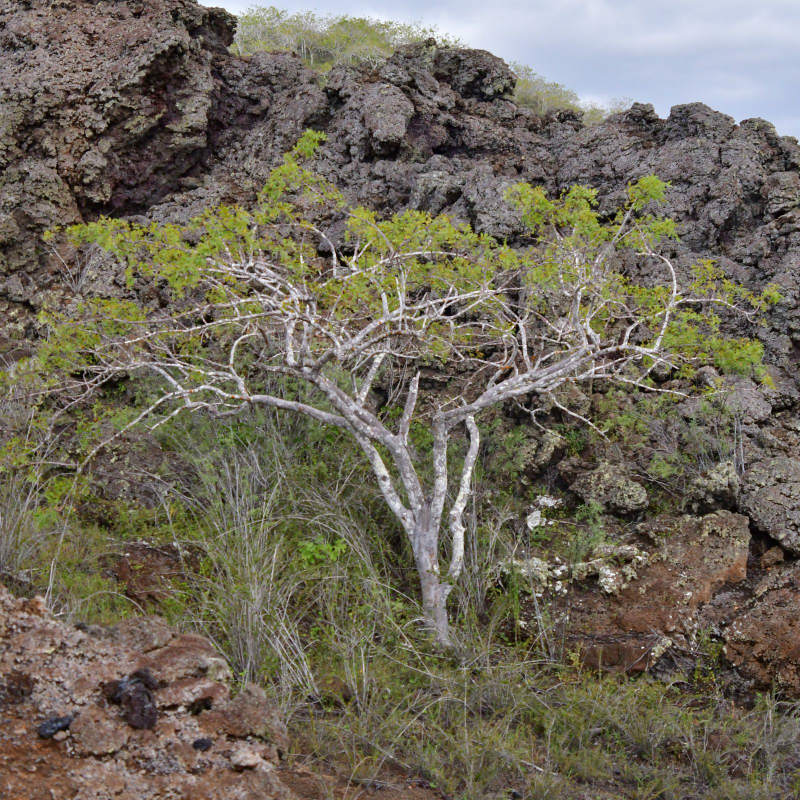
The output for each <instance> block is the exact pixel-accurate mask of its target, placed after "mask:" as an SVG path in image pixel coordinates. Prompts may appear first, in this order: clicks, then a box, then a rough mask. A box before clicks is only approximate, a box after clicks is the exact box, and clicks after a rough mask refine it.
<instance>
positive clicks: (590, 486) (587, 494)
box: [569, 461, 648, 514]
mask: <svg viewBox="0 0 800 800" xmlns="http://www.w3.org/2000/svg"><path fill="white" fill-rule="evenodd" d="M569 488H570V491H572V492H575V494H577V495H578V496H579V497H580V498H581V499H582V500H583V501H584V502H586V503H597V504H598V505H600V506H602V508H603V509H604V510H605V511H608V512H610V513H612V514H633V513H635V512H637V511H642V510H643V509H645V508H647V502H648V499H647V491H646V490H645V488H644V486H642V485H641V484H640V483H637V482H636V481H634V480H631V479H630V478H629V477H627V475H626V474H625V470H624V468H623V467H621V466H618V465H616V464H611V463H609V462H607V461H604V462H602V463H601V464H600V465H599V466H598V467H596V468H595V469H593V470H591V471H589V472H584V473H583V474H582V475H579V476H578V478H576V479H575V480H574V481H573V482H572V484H571V485H570V487H569Z"/></svg>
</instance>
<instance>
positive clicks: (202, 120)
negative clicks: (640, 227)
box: [0, 0, 800, 361]
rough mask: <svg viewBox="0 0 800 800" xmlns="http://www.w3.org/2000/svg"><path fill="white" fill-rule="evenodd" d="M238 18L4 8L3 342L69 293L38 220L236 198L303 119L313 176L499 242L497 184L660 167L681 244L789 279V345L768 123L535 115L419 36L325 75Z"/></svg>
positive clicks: (781, 210) (478, 68) (503, 70)
mask: <svg viewBox="0 0 800 800" xmlns="http://www.w3.org/2000/svg"><path fill="white" fill-rule="evenodd" d="M233 25H234V20H233V18H232V17H231V16H230V15H228V14H227V13H226V12H224V11H221V10H214V9H204V8H202V7H200V6H198V5H196V4H195V3H194V2H191V0H155V2H148V3H142V2H140V1H139V0H128V2H115V3H111V4H95V3H94V2H90V1H89V0H69V1H66V0H63V1H62V2H59V3H58V4H57V8H56V7H54V6H53V5H52V4H51V3H50V2H49V0H26V2H23V3H20V2H16V0H0V72H2V74H3V77H4V80H3V85H2V87H0V108H2V112H0V114H1V115H2V116H0V175H2V177H0V303H3V304H4V305H5V309H3V310H5V311H6V316H7V319H9V320H10V321H13V320H14V319H16V320H17V321H18V322H17V325H16V328H14V327H13V326H12V327H9V325H8V323H7V324H6V326H5V327H6V329H7V330H6V336H9V335H11V336H16V337H17V338H20V337H23V338H24V337H25V336H26V335H29V334H30V331H26V329H25V327H24V325H25V322H26V321H27V320H29V319H30V315H29V314H26V313H25V312H26V311H29V310H31V309H36V308H37V307H39V306H40V305H41V303H42V302H43V301H44V299H45V298H46V296H47V292H48V290H62V289H64V283H65V281H64V280H63V277H62V276H61V275H60V274H59V272H58V263H59V262H58V260H57V259H54V258H51V257H50V256H49V254H48V252H47V249H46V248H43V247H42V245H41V240H40V238H39V236H40V234H41V232H42V231H43V230H44V229H46V228H48V227H50V226H52V225H54V224H63V223H68V222H74V221H78V220H81V219H88V218H92V217H94V216H96V215H97V214H99V213H101V212H102V213H113V214H120V215H125V214H135V213H143V212H145V213H149V214H151V215H153V216H157V217H161V218H166V217H175V216H178V217H186V216H187V215H189V214H191V213H194V212H196V211H198V210H199V209H200V208H202V206H203V205H204V204H206V203H208V202H214V201H220V200H247V199H248V198H251V197H252V196H253V195H254V193H255V191H256V190H257V189H258V188H259V187H260V186H261V184H262V183H263V181H264V179H265V177H266V175H267V174H268V172H269V170H270V168H271V167H272V166H274V164H275V163H276V161H277V159H278V158H279V156H280V154H281V153H282V152H284V151H285V150H286V149H287V148H288V147H289V146H291V144H292V143H293V142H294V140H295V139H296V137H297V136H298V135H299V134H300V133H301V132H302V130H304V129H305V128H307V127H315V128H318V129H322V130H324V131H325V132H326V133H328V135H329V139H328V142H327V143H326V145H325V146H324V147H323V148H322V151H321V154H320V159H319V168H320V170H321V171H322V172H323V173H325V174H327V175H328V176H330V177H332V178H334V179H335V180H336V181H337V182H338V183H339V184H340V185H342V186H344V187H345V188H346V189H347V190H348V191H349V193H350V194H351V196H352V197H353V199H355V200H357V201H359V202H363V203H367V204H369V205H371V206H374V207H376V208H378V209H381V210H384V211H389V210H392V211H395V210H398V209H400V208H403V207H406V206H413V207H417V208H423V209H426V210H430V211H432V212H440V211H446V212H448V213H450V214H452V215H454V216H456V217H458V218H461V219H464V220H467V221H469V222H470V223H472V224H473V225H474V226H475V227H476V228H477V229H479V230H484V231H489V232H491V233H495V234H497V235H499V236H505V237H510V238H511V239H512V240H513V238H514V237H515V236H516V235H517V234H518V233H519V232H520V229H519V223H518V220H517V218H516V216H515V215H514V214H513V213H512V212H511V210H510V209H509V208H508V206H507V204H506V203H505V201H504V200H503V192H504V190H505V188H506V187H507V186H508V185H510V184H512V183H514V182H516V181H519V180H530V181H534V182H538V183H544V184H546V185H547V186H548V187H549V188H550V189H553V190H557V189H561V188H564V187H565V186H568V185H569V184H571V183H574V182H578V181H579V182H583V183H588V184H590V185H593V186H595V187H597V188H598V189H599V190H600V193H601V198H602V202H603V205H604V207H608V208H610V207H611V205H612V204H613V203H615V202H617V201H618V200H619V199H620V197H621V194H622V192H623V190H624V187H625V184H626V182H627V181H628V180H630V179H632V178H636V177H639V176H641V175H643V174H646V173H650V172H654V173H656V174H658V175H659V176H660V177H662V178H663V179H665V180H669V181H671V182H672V189H671V191H670V194H669V208H668V211H669V212H670V213H672V214H673V215H674V216H675V217H676V218H677V219H678V221H679V222H680V223H681V227H682V233H683V242H684V244H683V249H684V251H685V252H686V255H687V256H688V255H691V254H704V255H714V256H716V257H719V258H720V259H721V260H722V262H723V264H724V265H725V266H726V268H727V269H728V270H729V271H730V272H731V273H732V274H733V275H734V276H735V277H737V278H739V279H742V280H746V281H749V282H752V283H754V284H761V283H763V282H765V281H767V280H777V281H778V282H779V283H780V284H781V285H782V286H783V287H784V291H785V293H786V295H787V301H786V302H785V303H784V304H783V305H782V306H781V309H780V310H779V311H776V312H774V314H773V324H772V332H771V333H770V334H769V335H768V339H769V341H768V344H769V345H770V347H771V350H772V358H773V360H783V361H786V360H787V359H788V357H789V356H790V355H792V352H793V351H792V348H793V344H792V340H791V337H792V335H793V334H794V333H796V332H797V331H798V330H800V327H798V326H800V320H798V317H797V312H796V307H797V306H798V302H797V298H796V296H795V295H796V292H797V289H796V286H797V283H798V282H797V280H796V278H797V274H796V273H797V267H798V265H797V260H798V256H797V253H798V252H800V148H799V147H798V146H797V143H796V141H795V140H793V139H791V138H788V137H783V138H781V137H778V136H777V134H776V133H775V130H774V128H773V127H772V126H771V125H770V124H769V123H766V122H764V121H762V120H748V121H745V122H744V123H742V124H741V125H738V126H737V125H736V124H735V123H734V121H733V120H732V119H731V118H730V117H727V116H725V115H724V114H720V113H718V112H715V111H712V110H711V109H709V108H707V107H706V106H703V105H701V104H691V105H685V106H678V107H676V108H674V109H673V110H672V113H671V114H670V116H669V118H668V119H667V120H661V119H659V118H658V117H657V116H656V115H655V114H654V113H653V110H652V108H650V107H649V106H641V105H636V106H634V107H633V108H632V109H631V110H630V111H628V112H626V113H624V114H622V115H618V116H616V117H613V118H611V119H610V120H608V121H607V122H605V123H604V124H602V125H598V126H596V127H591V128H585V127H583V125H582V123H581V122H580V121H579V120H578V119H577V118H576V116H575V115H574V114H572V113H566V112H564V113H560V114H556V115H553V116H550V117H547V118H541V117H537V116H536V115H534V114H533V113H532V112H530V111H529V110H527V109H519V108H517V107H515V106H514V104H513V103H512V102H511V101H510V100H509V99H508V98H509V97H510V94H511V91H512V89H513V76H512V74H511V72H510V71H509V69H508V67H507V66H506V65H505V64H504V63H503V62H502V61H500V59H497V58H495V57H494V56H492V55H491V54H489V53H486V52H483V51H472V50H470V51H468V50H457V49H447V48H437V47H436V46H435V44H434V43H433V42H430V41H429V42H426V43H423V44H420V45H416V46H412V47H410V48H406V49H404V50H401V51H400V52H398V53H397V54H396V55H395V56H393V57H392V58H391V59H389V60H388V61H387V62H386V63H385V64H383V65H381V66H379V67H378V68H377V69H374V70H371V69H366V68H364V69H357V68H350V67H344V66H341V67H337V68H336V69H334V70H333V71H332V72H331V73H330V74H329V75H328V76H327V77H326V79H325V83H324V85H323V83H322V82H321V79H320V78H319V77H318V76H316V75H314V74H313V73H311V72H310V71H308V70H306V69H304V68H303V66H302V65H301V64H300V62H299V61H298V60H297V59H296V58H294V57H292V56H290V55H286V54H265V53H261V54H258V55H256V56H254V57H252V58H250V59H242V58H238V57H236V56H234V55H232V54H230V53H228V52H227V50H226V47H225V46H226V45H227V44H228V43H229V42H230V40H231V36H232V30H233ZM105 288H106V289H107V288H108V287H105ZM10 347H11V343H10V342H6V347H5V349H6V350H8V349H10Z"/></svg>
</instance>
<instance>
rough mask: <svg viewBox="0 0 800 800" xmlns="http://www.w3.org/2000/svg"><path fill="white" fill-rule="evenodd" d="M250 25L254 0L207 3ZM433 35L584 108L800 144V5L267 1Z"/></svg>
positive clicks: (635, 0)
mask: <svg viewBox="0 0 800 800" xmlns="http://www.w3.org/2000/svg"><path fill="white" fill-rule="evenodd" d="M201 2H203V3H204V4H207V5H212V4H213V5H221V6H224V7H225V8H227V9H228V10H229V11H232V12H234V13H241V12H242V11H244V10H246V9H247V8H249V7H250V6H252V5H254V4H258V3H255V2H253V0H243V1H239V2H237V0H216V1H215V2H214V1H213V0H201ZM261 4H262V5H277V6H278V7H279V8H285V9H287V10H289V11H316V12H319V13H322V14H351V15H355V16H369V17H376V18H380V19H393V20H398V21H403V22H420V23H422V24H423V25H425V26H435V27H436V28H438V29H439V30H440V31H442V32H443V33H448V34H451V35H454V36H457V37H458V38H460V39H461V40H462V41H464V42H465V44H467V45H469V46H470V47H479V48H484V49H486V50H490V51H491V52H492V53H494V54H495V55H498V56H500V57H501V58H504V59H506V60H507V61H518V62H521V63H524V64H528V65H530V66H531V67H533V68H534V70H535V71H536V72H538V73H539V74H540V75H543V76H545V77H546V78H547V79H548V80H552V81H557V82H559V83H562V84H564V85H565V86H567V87H568V88H570V89H573V90H574V91H576V92H577V93H578V95H580V97H581V98H582V99H584V100H588V101H594V102H601V103H602V102H606V101H609V100H611V99H613V98H630V99H631V100H636V101H639V102H644V103H652V104H653V105H654V106H655V109H656V111H657V112H658V113H659V114H660V115H661V116H662V117H663V116H666V115H667V114H668V113H669V109H670V108H671V107H672V106H673V105H678V104H681V103H690V102H694V101H701V102H703V103H706V104H707V105H709V106H711V107H712V108H715V109H717V110H719V111H723V112H725V113H726V114H730V116H732V117H734V118H735V119H736V120H737V121H740V120H742V119H747V118H748V117H762V118H763V119H766V120H769V121H770V122H772V123H773V124H774V125H775V127H776V128H777V129H778V133H780V134H781V135H792V136H797V137H800V0H527V2H526V1H525V0H408V1H407V2H399V0H316V2H314V0H308V2H302V0H301V1H300V2H294V0H284V2H280V0H272V1H270V0H265V1H264V2H263V3H261Z"/></svg>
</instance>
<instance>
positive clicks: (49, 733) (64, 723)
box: [36, 714, 75, 739]
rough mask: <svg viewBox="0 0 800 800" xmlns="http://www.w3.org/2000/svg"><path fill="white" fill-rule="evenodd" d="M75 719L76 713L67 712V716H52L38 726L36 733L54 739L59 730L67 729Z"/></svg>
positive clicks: (44, 737) (43, 737)
mask: <svg viewBox="0 0 800 800" xmlns="http://www.w3.org/2000/svg"><path fill="white" fill-rule="evenodd" d="M74 719H75V715H74V714H67V716H66V717H50V718H49V719H46V720H45V721H44V722H42V723H41V724H40V725H39V726H38V727H37V728H36V733H38V734H39V736H41V738H42V739H52V738H53V736H55V735H56V734H57V733H58V732H59V731H65V730H67V728H69V726H70V725H72V720H74Z"/></svg>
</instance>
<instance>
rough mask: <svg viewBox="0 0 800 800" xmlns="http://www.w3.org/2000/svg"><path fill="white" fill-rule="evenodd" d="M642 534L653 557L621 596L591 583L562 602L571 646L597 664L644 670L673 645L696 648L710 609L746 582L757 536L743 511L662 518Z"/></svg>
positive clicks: (642, 564) (646, 558)
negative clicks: (723, 590) (719, 597)
mask: <svg viewBox="0 0 800 800" xmlns="http://www.w3.org/2000/svg"><path fill="white" fill-rule="evenodd" d="M638 536H640V537H644V542H641V552H642V553H644V554H646V555H645V556H644V557H643V558H642V557H640V563H639V564H638V565H637V567H636V570H635V572H633V573H630V574H629V576H628V578H629V579H628V580H627V581H626V582H625V583H624V584H621V586H622V588H621V589H620V590H619V591H617V592H615V593H613V594H611V595H609V593H608V592H607V591H604V590H603V587H601V586H599V584H598V585H595V584H594V583H593V582H591V581H584V582H583V583H582V584H579V585H578V586H576V587H574V588H573V590H572V591H571V592H570V593H569V595H568V596H567V597H566V598H565V599H564V600H562V601H561V602H562V603H563V604H564V608H565V613H567V614H568V619H567V621H566V623H565V624H566V627H565V632H566V635H567V637H568V638H569V641H570V642H571V646H572V647H575V648H577V649H578V650H579V651H580V653H581V657H582V659H583V660H584V662H585V663H587V664H589V665H591V666H594V667H603V668H606V669H613V670H621V671H626V672H642V671H644V670H646V669H648V668H649V667H651V666H653V664H654V663H655V662H656V661H658V659H659V658H661V657H662V656H663V655H664V654H665V653H666V652H667V651H668V650H669V649H670V648H677V649H679V650H691V649H692V644H693V641H694V637H695V636H696V634H697V633H698V631H699V630H700V628H701V627H702V622H701V616H700V615H701V612H702V611H703V609H704V608H705V607H706V605H707V604H708V603H710V602H711V601H712V599H713V598H714V597H715V596H716V595H717V594H718V592H719V590H720V589H721V588H722V587H724V586H726V585H729V584H730V585H735V584H738V583H741V582H742V581H744V580H745V578H746V575H747V560H748V553H749V544H750V531H749V528H748V522H747V518H746V517H743V516H741V515H740V514H733V513H731V512H729V511H718V512H716V513H714V514H708V515H706V516H704V517H692V516H685V517H678V518H673V517H659V518H657V519H655V520H652V521H650V522H647V523H642V524H641V525H640V526H639V528H638ZM645 542H649V543H647V544H646V543H645ZM567 608H568V612H567V611H566V609H567Z"/></svg>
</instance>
